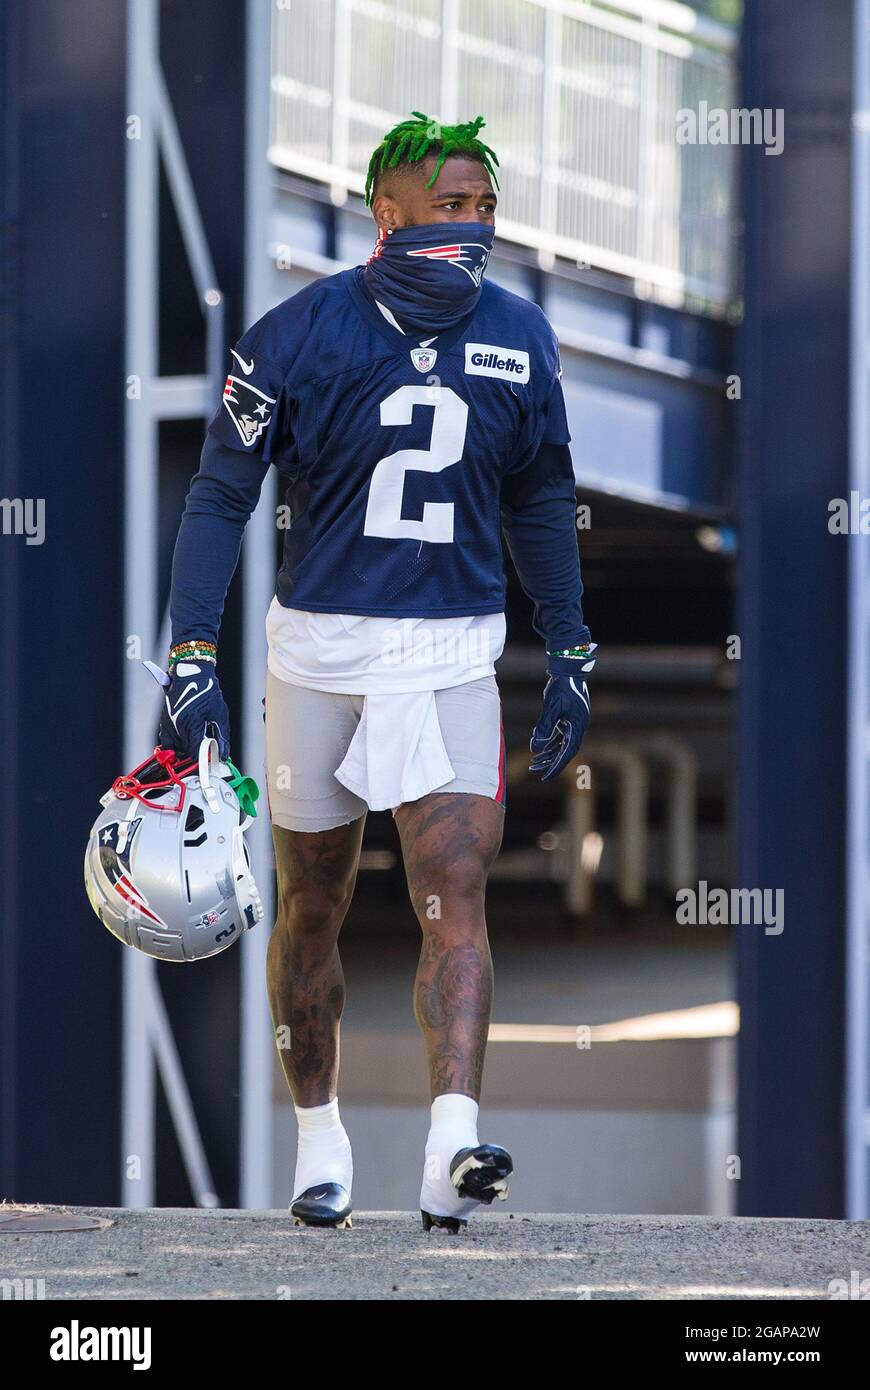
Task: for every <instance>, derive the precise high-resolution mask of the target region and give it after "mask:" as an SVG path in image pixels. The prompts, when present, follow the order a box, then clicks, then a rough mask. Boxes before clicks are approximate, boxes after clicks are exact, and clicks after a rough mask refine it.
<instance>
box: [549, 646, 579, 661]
mask: <svg viewBox="0 0 870 1390" xmlns="http://www.w3.org/2000/svg"><path fill="white" fill-rule="evenodd" d="M547 656H567V657H574V658H576V659H577V660H578V661H580V660H582V659H583V658H584V657H587V656H589V643H588V642H583V643H581V645H580V646H579V647H565V648H564V649H563V650H562V651H560V652H547Z"/></svg>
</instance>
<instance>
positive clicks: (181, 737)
mask: <svg viewBox="0 0 870 1390" xmlns="http://www.w3.org/2000/svg"><path fill="white" fill-rule="evenodd" d="M206 725H208V726H209V727H208V729H207V730H206ZM206 736H208V737H210V738H216V739H217V741H218V754H219V756H220V758H221V760H222V761H224V762H225V761H226V759H227V758H228V757H229V753H230V712H229V710H228V709H227V706H226V701H225V700H224V697H223V695H222V694H221V688H220V685H219V683H218V678H217V670H216V669H215V666H214V664H213V663H212V662H210V661H198V660H193V661H179V662H176V665H175V669H174V670H173V672H172V677H171V680H170V683H169V688H168V690H167V691H166V695H165V698H164V701H163V713H162V715H161V716H160V732H159V734H158V739H159V742H160V746H161V748H174V749H175V751H176V752H177V753H180V754H181V755H182V756H183V757H185V758H194V759H196V758H198V757H199V745H200V744H201V743H202V740H203V739H204V738H205V737H206Z"/></svg>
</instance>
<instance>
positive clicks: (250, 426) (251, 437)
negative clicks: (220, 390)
mask: <svg viewBox="0 0 870 1390" xmlns="http://www.w3.org/2000/svg"><path fill="white" fill-rule="evenodd" d="M274 404H275V398H274V396H267V395H266V393H265V392H264V391H258V390H257V388H256V386H252V385H251V383H250V382H249V381H244V380H243V379H242V378H241V377H238V376H228V377H227V384H226V386H225V387H224V405H225V406H226V408H227V410H228V411H229V413H230V417H231V419H232V422H233V424H234V425H235V427H236V429H237V430H238V432H239V437H240V438H241V441H242V443H243V444H244V446H245V448H250V446H251V445H252V444H254V443H256V441H257V440H258V439H259V438H260V435H261V434H262V433H263V430H264V429H265V428H266V426H267V425H268V423H269V421H270V420H271V418H272V407H273V405H274Z"/></svg>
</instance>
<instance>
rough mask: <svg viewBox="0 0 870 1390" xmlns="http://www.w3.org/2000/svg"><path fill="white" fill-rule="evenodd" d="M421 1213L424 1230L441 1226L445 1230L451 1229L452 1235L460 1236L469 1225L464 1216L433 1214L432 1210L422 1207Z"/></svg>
mask: <svg viewBox="0 0 870 1390" xmlns="http://www.w3.org/2000/svg"><path fill="white" fill-rule="evenodd" d="M420 1215H421V1216H422V1218H423V1230H424V1231H431V1229H432V1227H433V1226H439V1227H441V1229H442V1230H444V1231H449V1232H450V1233H451V1235H454V1236H458V1235H459V1232H460V1231H463V1230H464V1229H465V1227H466V1226H467V1225H468V1222H467V1221H466V1220H465V1218H464V1217H462V1216H433V1215H432V1213H431V1212H430V1211H424V1210H423V1208H422V1207H421V1208H420Z"/></svg>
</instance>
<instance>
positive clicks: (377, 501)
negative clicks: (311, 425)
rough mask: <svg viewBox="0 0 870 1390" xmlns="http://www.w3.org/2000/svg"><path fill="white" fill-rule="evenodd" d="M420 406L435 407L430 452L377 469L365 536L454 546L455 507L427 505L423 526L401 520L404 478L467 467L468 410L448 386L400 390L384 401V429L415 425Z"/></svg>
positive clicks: (393, 459)
mask: <svg viewBox="0 0 870 1390" xmlns="http://www.w3.org/2000/svg"><path fill="white" fill-rule="evenodd" d="M415 405H428V406H431V407H432V435H431V438H430V440H429V448H428V449H399V450H398V451H397V452H396V453H395V454H388V455H387V457H386V458H382V459H380V460H379V461H378V463H376V464H375V468H374V472H373V473H372V480H371V483H370V485H369V500H368V506H367V507H366V519H365V525H364V527H363V533H364V535H366V536H381V537H383V538H385V539H388V540H399V539H411V540H420V541H436V542H441V543H442V544H443V543H449V542H450V541H452V540H453V503H452V502H424V504H423V516H422V519H421V520H420V521H409V520H406V519H405V518H403V516H402V498H403V495H404V491H405V473H406V471H407V470H408V469H409V468H413V469H417V470H419V471H420V472H422V473H441V472H443V470H444V469H445V468H450V467H451V466H452V465H453V464H454V463H460V462H461V461H462V450H463V448H464V446H465V432H466V429H467V428H468V406H467V405H466V403H465V401H463V400H461V399H460V398H459V396H457V394H456V392H455V391H453V390H451V388H450V387H449V386H400V387H399V389H398V391H393V393H392V395H389V396H387V398H386V400H383V401H381V424H382V425H410V423H411V416H412V414H413V410H414V406H415Z"/></svg>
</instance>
